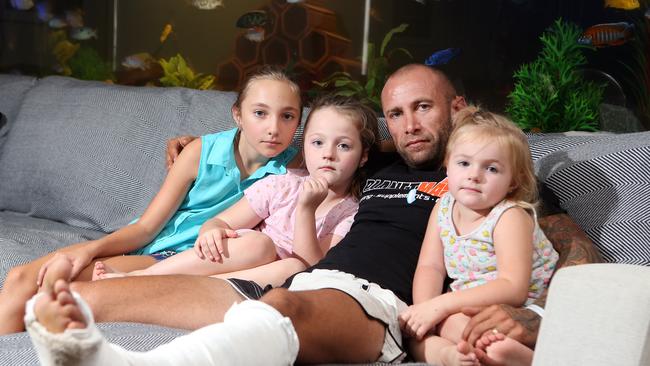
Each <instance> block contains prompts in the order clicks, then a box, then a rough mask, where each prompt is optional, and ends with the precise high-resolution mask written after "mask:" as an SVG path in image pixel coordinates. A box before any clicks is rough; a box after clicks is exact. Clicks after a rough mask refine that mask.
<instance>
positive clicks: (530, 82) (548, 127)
mask: <svg viewBox="0 0 650 366" xmlns="http://www.w3.org/2000/svg"><path fill="white" fill-rule="evenodd" d="M581 33H582V32H581V30H580V29H579V28H578V26H576V25H575V24H572V23H568V22H564V21H562V19H558V20H556V21H555V22H554V23H553V25H552V26H551V27H550V28H549V29H548V30H547V31H546V32H544V33H543V34H542V35H541V37H540V40H541V42H542V46H543V47H542V50H541V52H540V54H539V56H538V57H537V59H535V60H534V61H533V62H531V63H528V64H524V65H522V66H521V68H520V69H519V70H518V71H517V72H515V74H514V78H515V86H514V90H513V91H512V92H511V93H510V95H509V96H508V99H509V104H508V106H507V107H506V112H507V113H508V114H509V115H510V117H511V118H512V119H513V120H514V121H515V122H516V123H517V124H518V125H519V126H520V127H521V128H522V129H524V130H525V131H536V132H562V131H596V130H598V126H599V119H598V111H599V106H600V103H601V101H602V96H603V90H604V86H602V85H597V84H595V83H593V82H588V81H585V80H584V79H583V77H582V75H581V74H580V73H579V72H578V71H579V68H580V67H582V66H583V65H585V64H586V63H587V60H586V58H585V56H584V55H583V53H582V52H583V50H585V49H589V48H591V46H586V45H581V44H579V43H578V42H577V40H578V38H579V37H580V35H581Z"/></svg>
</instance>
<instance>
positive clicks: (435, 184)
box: [74, 65, 598, 365]
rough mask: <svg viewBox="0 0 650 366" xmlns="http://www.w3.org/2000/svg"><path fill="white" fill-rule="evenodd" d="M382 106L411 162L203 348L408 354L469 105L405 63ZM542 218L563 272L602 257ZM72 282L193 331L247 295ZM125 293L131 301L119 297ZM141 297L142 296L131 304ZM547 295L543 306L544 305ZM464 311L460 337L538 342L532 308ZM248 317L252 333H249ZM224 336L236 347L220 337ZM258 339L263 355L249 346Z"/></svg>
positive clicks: (99, 301) (155, 281) (144, 317)
mask: <svg viewBox="0 0 650 366" xmlns="http://www.w3.org/2000/svg"><path fill="white" fill-rule="evenodd" d="M382 105H383V109H384V114H385V116H386V120H387V125H388V129H389V132H390V134H391V136H392V138H393V141H394V143H395V147H396V149H397V151H398V153H399V155H400V156H401V157H402V159H403V160H402V161H398V162H396V163H394V164H392V165H390V166H388V167H386V168H385V169H383V170H381V171H380V172H378V173H377V174H376V175H374V176H373V177H372V178H370V179H369V180H368V182H367V184H366V186H365V188H364V192H363V196H362V198H361V201H360V207H359V213H358V214H357V216H356V217H355V224H354V225H353V227H352V229H351V230H350V232H349V233H348V234H347V236H346V237H345V238H344V239H343V241H341V243H339V245H338V246H336V247H335V248H333V249H332V250H330V252H329V253H328V254H327V256H326V257H325V258H324V259H323V260H322V261H321V262H319V263H318V264H317V265H316V266H314V267H313V268H312V269H310V272H307V273H302V274H299V275H297V276H295V277H294V278H293V279H292V280H290V281H288V285H289V289H288V290H287V289H285V288H281V289H275V290H272V291H270V292H269V293H267V294H265V295H264V296H263V297H262V298H261V302H254V303H251V302H245V303H244V305H238V306H234V307H233V308H232V309H231V310H229V311H228V314H226V316H225V318H226V320H225V321H224V323H221V324H219V325H215V326H210V327H208V328H210V329H212V330H209V331H206V330H205V329H207V328H205V329H204V330H202V331H200V332H201V333H200V334H202V336H201V337H202V338H201V337H197V336H196V334H194V338H189V339H193V340H197V339H203V338H206V333H209V334H210V335H211V336H212V335H216V334H218V337H217V338H209V339H210V342H212V346H210V345H206V346H205V348H203V349H202V350H203V351H205V350H206V349H209V352H213V353H214V354H215V355H221V356H223V354H224V353H223V352H224V350H223V349H221V350H217V348H219V347H221V346H222V343H223V344H229V346H228V347H229V348H228V349H227V350H226V351H225V352H226V353H227V354H228V355H229V357H235V359H238V358H237V357H238V356H237V355H238V353H241V354H242V357H244V356H251V355H250V354H251V353H254V356H256V357H260V359H267V360H271V359H273V360H275V359H276V358H274V356H277V352H280V351H279V350H286V349H289V350H290V351H287V352H289V353H290V355H289V358H288V360H289V362H291V361H293V357H297V361H298V362H301V363H327V362H373V361H376V360H381V361H397V360H400V359H402V358H403V356H404V351H403V347H402V344H401V334H400V331H399V324H398V320H397V315H398V314H399V312H400V311H401V310H402V309H403V308H405V307H406V304H408V303H410V302H411V285H412V280H413V274H414V270H415V266H416V263H417V258H418V254H419V249H420V245H421V242H422V239H423V237H424V232H425V229H426V223H427V220H428V215H429V212H430V210H431V208H432V207H433V205H434V204H435V202H436V199H437V198H438V197H439V196H440V195H442V193H444V192H445V191H446V183H445V180H444V179H445V175H444V171H443V170H442V169H441V167H440V164H441V162H442V159H443V155H444V151H445V145H446V143H447V139H448V136H449V133H450V131H451V115H452V114H453V113H455V112H456V111H458V110H460V109H461V108H462V107H464V106H465V100H464V99H463V98H462V97H460V96H457V95H456V92H455V91H454V88H453V86H452V85H451V83H450V82H449V81H448V79H447V78H446V77H445V76H444V75H443V74H442V73H440V72H438V71H435V70H432V69H430V68H428V67H426V66H423V65H408V66H405V67H403V68H401V69H399V70H398V71H397V72H395V73H394V74H393V75H392V76H391V77H390V78H389V79H388V81H387V83H386V85H385V87H384V90H383V92H382ZM541 224H542V227H543V228H544V229H545V233H546V234H547V236H548V238H549V239H550V240H551V241H552V242H553V244H554V246H555V247H556V249H557V250H558V252H560V255H561V258H560V262H559V263H558V267H561V266H567V265H573V264H581V263H588V262H594V261H598V255H597V253H596V251H595V249H594V247H593V246H592V244H591V243H590V241H589V240H588V239H587V238H586V237H585V235H584V234H583V233H582V232H581V231H580V230H579V228H578V227H577V226H576V225H575V224H573V223H572V221H571V220H570V219H569V218H568V217H567V216H566V215H564V214H556V215H552V216H549V217H547V218H545V219H543V220H541ZM74 288H75V289H76V290H77V291H79V292H80V293H81V294H82V296H83V297H84V298H87V299H88V300H89V302H90V304H91V307H92V308H93V310H94V312H95V314H96V317H97V319H98V320H99V321H106V320H114V321H115V320H117V321H120V320H129V321H139V322H148V323H157V324H163V325H169V326H176V327H185V328H195V327H199V326H202V325H206V324H210V323H214V322H220V321H222V320H223V317H224V312H225V311H226V310H227V309H228V307H230V305H231V304H232V303H233V302H235V301H241V300H242V299H243V298H242V296H241V295H239V294H238V293H237V292H236V291H234V290H233V289H232V287H230V285H228V284H226V283H225V282H222V281H220V280H217V279H211V278H203V277H192V276H165V277H163V276H157V277H149V278H144V277H136V278H129V279H127V280H122V281H119V280H110V281H101V282H100V283H97V284H95V283H93V284H78V285H76V286H74ZM124 293H128V297H122V296H123V295H121V294H124ZM161 293H164V294H163V295H160V294H161ZM133 294H138V296H139V297H140V298H136V299H133ZM152 299H156V300H155V303H154V302H153V301H152ZM544 300H545V299H544V298H542V299H540V300H538V303H539V304H540V305H542V306H543V303H544ZM163 304H164V306H163ZM251 304H253V305H251ZM269 305H270V306H269ZM276 310H277V311H276ZM464 312H465V313H466V314H467V315H470V316H473V318H472V320H471V321H470V323H469V325H468V326H467V328H466V330H465V332H464V337H465V338H466V339H468V341H469V343H470V344H473V343H474V341H475V340H476V339H477V338H478V337H480V336H481V335H482V334H483V333H484V332H486V331H491V330H493V329H496V330H497V331H499V332H500V333H503V334H505V335H507V336H509V337H512V338H514V339H516V340H518V341H519V342H521V343H524V344H526V345H529V346H531V347H533V346H534V344H535V339H536V334H537V329H538V327H539V319H540V318H539V315H538V314H537V313H535V312H534V311H531V310H530V309H515V308H511V307H508V306H505V305H499V306H492V307H489V308H486V309H465V310H464ZM287 318H288V319H290V320H291V322H290V326H288V325H287V323H286V319H287ZM255 319H257V320H255ZM244 323H245V325H246V327H249V329H250V327H253V329H254V330H255V331H254V332H252V333H246V332H245V331H244V329H243V327H244ZM256 324H259V325H258V326H256ZM269 324H281V325H278V326H273V325H269ZM257 327H259V328H260V329H257ZM223 335H226V338H227V341H228V342H226V339H222V338H219V337H222V336H223ZM190 337H192V336H190ZM258 337H262V338H263V337H267V338H265V339H273V340H275V341H278V340H280V341H282V342H281V343H282V344H283V346H277V345H276V347H275V350H274V349H273V348H272V347H269V346H265V343H264V342H263V341H260V342H255V340H257V339H258ZM181 338H183V337H181ZM233 339H234V340H233ZM296 340H297V342H296ZM193 342H194V341H193ZM252 342H255V346H254V347H255V350H254V351H252V352H251V350H250V345H251V343H252ZM179 344H184V345H185V344H188V342H185V343H183V340H180V341H179V342H177V343H175V345H176V346H175V347H174V348H175V349H176V348H179ZM298 344H299V348H298ZM182 347H184V346H182ZM223 347H226V346H223ZM168 349H169V347H167V350H168ZM160 352H161V351H153V352H152V354H153V353H155V354H157V355H160ZM180 352H183V350H181V351H180ZM187 352H189V351H187ZM206 352H208V351H206ZM283 352H284V351H283ZM296 352H297V353H296ZM477 352H478V351H477ZM245 353H248V354H245ZM477 356H478V357H479V358H480V359H481V361H482V362H483V363H484V364H487V365H489V364H491V362H492V361H491V360H489V359H487V357H486V355H485V354H482V353H480V352H478V353H477ZM139 362H142V361H141V360H140V361H139Z"/></svg>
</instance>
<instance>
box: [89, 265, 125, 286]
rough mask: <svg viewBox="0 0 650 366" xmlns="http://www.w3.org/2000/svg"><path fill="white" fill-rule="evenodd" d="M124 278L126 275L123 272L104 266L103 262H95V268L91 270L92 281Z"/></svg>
mask: <svg viewBox="0 0 650 366" xmlns="http://www.w3.org/2000/svg"><path fill="white" fill-rule="evenodd" d="M126 276H127V274H126V273H125V272H120V271H118V270H116V269H115V268H113V267H110V266H108V265H106V264H105V263H104V262H101V261H97V262H95V268H93V281H97V280H103V279H106V278H116V277H126Z"/></svg>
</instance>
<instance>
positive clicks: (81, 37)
mask: <svg viewBox="0 0 650 366" xmlns="http://www.w3.org/2000/svg"><path fill="white" fill-rule="evenodd" d="M70 38H72V39H75V40H77V41H85V40H88V39H91V38H97V31H96V30H94V29H90V28H88V27H81V28H72V30H70Z"/></svg>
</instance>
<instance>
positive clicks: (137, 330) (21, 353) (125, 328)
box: [0, 323, 187, 366]
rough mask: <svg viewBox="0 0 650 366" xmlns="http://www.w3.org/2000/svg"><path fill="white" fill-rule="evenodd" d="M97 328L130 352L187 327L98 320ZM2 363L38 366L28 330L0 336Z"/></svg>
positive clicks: (158, 342)
mask: <svg viewBox="0 0 650 366" xmlns="http://www.w3.org/2000/svg"><path fill="white" fill-rule="evenodd" d="M97 328H99V330H100V331H101V332H102V334H103V335H104V336H105V337H106V339H108V340H109V341H110V342H112V343H115V344H117V345H119V346H121V347H123V348H125V349H127V350H131V351H148V350H150V349H153V348H155V347H156V346H159V345H161V344H165V343H168V342H170V341H172V340H173V339H174V338H176V337H178V336H180V335H182V334H186V333H187V331H186V330H181V329H175V328H166V327H160V326H156V325H149V324H137V323H98V324H97ZM0 344H1V345H2V346H1V347H0V365H7V366H8V365H12V366H18V365H25V366H27V365H35V366H37V365H39V362H38V356H37V355H36V351H35V350H34V348H33V347H32V342H31V340H30V338H29V335H28V334H27V333H26V332H22V333H15V334H9V335H5V336H0Z"/></svg>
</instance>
